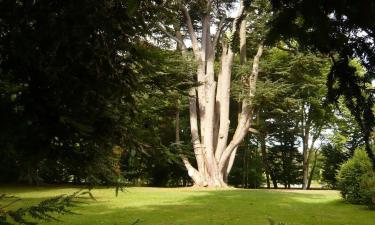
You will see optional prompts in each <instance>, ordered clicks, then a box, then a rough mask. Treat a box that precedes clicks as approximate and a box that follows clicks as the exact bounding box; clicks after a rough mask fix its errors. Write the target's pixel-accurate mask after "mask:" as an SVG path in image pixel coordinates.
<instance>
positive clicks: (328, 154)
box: [321, 144, 351, 188]
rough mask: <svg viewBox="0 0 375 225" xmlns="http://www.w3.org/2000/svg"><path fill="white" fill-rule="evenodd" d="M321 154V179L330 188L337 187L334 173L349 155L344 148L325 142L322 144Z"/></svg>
mask: <svg viewBox="0 0 375 225" xmlns="http://www.w3.org/2000/svg"><path fill="white" fill-rule="evenodd" d="M321 151H322V155H323V168H322V169H323V171H322V178H323V181H324V182H326V183H327V184H328V186H329V187H330V188H336V187H337V179H336V175H337V173H338V171H339V169H340V165H341V164H342V163H344V162H345V161H346V160H348V159H349V157H350V156H351V155H350V153H349V152H346V151H345V149H344V148H340V147H337V146H335V145H331V144H327V145H323V146H322V150H321Z"/></svg>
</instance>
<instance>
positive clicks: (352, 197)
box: [337, 150, 375, 208]
mask: <svg viewBox="0 0 375 225" xmlns="http://www.w3.org/2000/svg"><path fill="white" fill-rule="evenodd" d="M337 182H338V183H337V184H338V188H339V189H340V191H341V195H342V197H343V198H344V199H345V200H346V201H348V202H350V203H353V204H366V205H369V206H371V207H372V208H373V206H374V200H375V174H374V172H373V170H372V167H371V161H370V159H369V158H368V156H367V154H366V152H365V151H363V150H356V152H355V153H354V156H353V157H352V158H351V159H349V160H348V161H347V162H345V163H344V164H342V165H341V167H340V170H339V172H338V174H337Z"/></svg>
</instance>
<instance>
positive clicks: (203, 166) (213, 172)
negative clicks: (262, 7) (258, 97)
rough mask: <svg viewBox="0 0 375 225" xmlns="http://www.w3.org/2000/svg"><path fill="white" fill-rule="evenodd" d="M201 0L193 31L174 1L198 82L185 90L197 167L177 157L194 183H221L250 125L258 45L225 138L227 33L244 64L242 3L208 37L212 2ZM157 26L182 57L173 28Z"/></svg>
mask: <svg viewBox="0 0 375 225" xmlns="http://www.w3.org/2000/svg"><path fill="white" fill-rule="evenodd" d="M204 2H205V5H204V8H205V10H204V12H203V13H202V16H201V21H200V22H199V24H200V30H199V32H198V29H195V27H194V24H193V22H192V18H191V15H190V11H191V10H189V9H188V8H187V7H186V6H185V5H183V4H180V5H179V10H180V12H181V13H182V16H183V18H184V23H185V26H184V27H186V28H187V33H186V34H187V35H186V36H188V39H189V40H190V42H191V47H192V51H193V60H194V61H195V63H196V66H197V68H196V80H197V82H198V83H199V85H198V86H197V87H194V88H192V89H191V90H190V92H189V111H190V129H191V137H192V143H193V148H194V154H195V160H196V165H197V166H196V167H194V166H193V165H192V164H191V163H190V161H189V159H188V158H187V157H186V156H182V160H183V162H184V165H185V167H186V169H187V170H188V174H189V176H190V177H191V178H192V180H193V181H194V184H195V185H196V186H208V187H225V186H227V177H228V174H229V172H230V170H231V168H232V165H233V161H234V158H235V155H236V151H237V148H238V146H239V144H240V143H241V142H242V141H243V139H244V137H245V135H246V134H247V132H249V129H250V125H251V123H252V118H253V111H254V107H253V105H252V102H251V97H252V96H254V94H255V89H256V81H257V77H258V70H259V59H260V57H261V55H262V51H263V45H262V44H260V45H259V47H258V49H257V53H256V55H255V56H254V60H253V67H252V71H249V76H248V77H246V79H243V82H244V84H245V85H246V86H247V88H246V90H248V91H249V93H248V95H249V97H250V98H246V99H244V100H243V101H242V102H241V111H240V113H239V115H238V125H237V127H236V129H235V132H234V134H233V136H232V137H231V138H230V137H229V136H230V135H229V128H230V119H229V113H230V112H229V111H230V107H229V104H230V92H231V91H230V90H231V80H232V79H231V76H232V67H233V60H234V57H235V52H234V50H233V46H232V43H233V37H234V36H235V35H237V34H238V33H239V36H240V56H241V63H242V64H244V63H245V61H246V20H245V12H244V9H245V5H244V2H243V1H241V2H240V5H239V7H238V9H237V12H236V16H235V17H234V18H231V19H232V20H231V24H230V25H229V26H228V23H227V21H228V20H230V19H227V18H225V17H224V18H221V19H220V23H218V25H217V31H216V33H215V34H214V35H212V34H211V32H210V30H211V29H210V28H211V27H212V24H211V22H212V21H213V18H212V15H213V6H212V4H213V2H212V1H210V0H207V1H204ZM159 28H160V29H161V30H163V31H164V33H166V34H167V35H168V36H169V37H170V38H172V39H174V40H175V41H176V42H177V45H178V47H179V49H180V50H181V53H182V54H183V55H185V56H186V55H187V46H186V44H185V42H184V41H185V40H184V38H183V36H184V35H183V34H182V32H181V30H180V28H179V27H178V26H174V29H175V34H174V35H172V34H171V33H170V32H168V31H167V27H164V26H162V25H159ZM176 28H177V29H176ZM198 36H199V37H198ZM219 43H220V44H221V57H220V62H219V64H220V69H219V72H218V74H215V68H214V67H215V58H216V57H215V56H216V54H217V53H218V49H219V48H218V47H217V45H218V44H219ZM186 57H187V58H188V56H186Z"/></svg>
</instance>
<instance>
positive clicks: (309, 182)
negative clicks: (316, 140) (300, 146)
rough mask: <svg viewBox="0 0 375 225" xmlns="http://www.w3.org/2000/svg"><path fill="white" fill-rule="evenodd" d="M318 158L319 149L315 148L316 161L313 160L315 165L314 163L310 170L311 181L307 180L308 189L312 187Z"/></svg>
mask: <svg viewBox="0 0 375 225" xmlns="http://www.w3.org/2000/svg"><path fill="white" fill-rule="evenodd" d="M317 158H318V151H317V150H315V151H314V162H313V165H312V168H311V171H310V176H309V181H308V182H307V189H310V186H311V181H312V178H313V175H314V172H315V168H316V162H317Z"/></svg>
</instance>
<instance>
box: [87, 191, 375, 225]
mask: <svg viewBox="0 0 375 225" xmlns="http://www.w3.org/2000/svg"><path fill="white" fill-rule="evenodd" d="M193 192H194V191H193ZM201 192H202V191H200V192H199V193H201ZM203 192H204V195H199V196H190V197H187V198H185V199H182V200H180V201H178V202H173V201H171V202H169V203H166V202H163V204H158V202H154V204H147V205H141V206H127V204H126V203H125V204H124V207H108V206H105V205H104V206H103V205H101V204H100V202H99V203H97V204H98V205H97V206H95V205H92V206H89V207H88V208H87V210H85V212H86V211H87V212H88V213H90V214H91V213H93V214H95V211H96V213H98V214H99V215H100V218H101V219H102V220H103V222H106V223H103V224H131V223H132V221H135V220H139V223H137V224H141V225H146V224H148V225H172V224H176V225H177V224H179V225H180V224H217V225H236V224H244V225H245V224H246V225H263V224H264V225H267V224H268V218H272V219H273V220H275V221H282V222H285V223H287V224H289V225H292V224H294V225H303V224H306V225H318V224H322V225H328V224H332V225H334V224H337V225H343V224H345V225H349V224H351V225H359V224H361V225H373V224H375V223H374V222H375V214H374V213H373V212H371V211H368V210H366V209H365V207H361V206H353V205H349V204H345V203H344V202H343V201H341V200H338V199H335V198H332V197H329V196H325V195H321V194H311V193H308V194H305V193H290V192H274V191H264V190H250V191H242V190H228V191H203ZM145 194H146V193H145ZM161 194H166V193H161ZM124 195H125V196H126V193H125V194H124ZM166 197H168V195H167V194H166ZM125 201H126V197H125ZM88 224H89V223H88Z"/></svg>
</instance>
